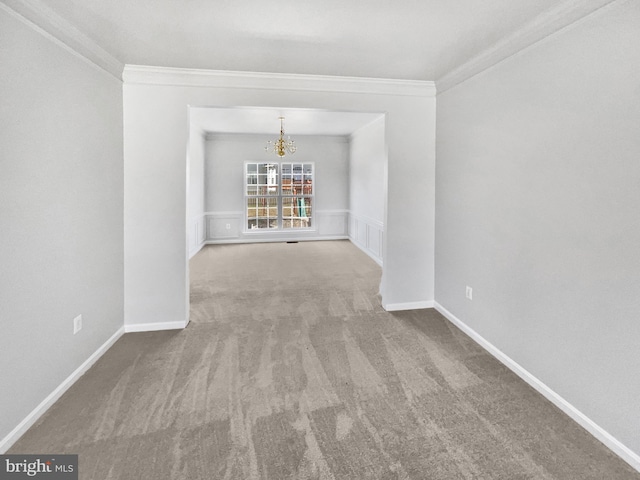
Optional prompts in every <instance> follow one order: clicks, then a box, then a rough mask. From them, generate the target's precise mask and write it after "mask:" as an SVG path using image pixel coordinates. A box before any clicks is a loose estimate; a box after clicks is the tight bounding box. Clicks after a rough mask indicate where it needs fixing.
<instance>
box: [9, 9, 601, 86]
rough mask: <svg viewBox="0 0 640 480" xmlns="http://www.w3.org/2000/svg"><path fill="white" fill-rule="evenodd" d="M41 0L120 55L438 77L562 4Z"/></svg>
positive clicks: (224, 65)
mask: <svg viewBox="0 0 640 480" xmlns="http://www.w3.org/2000/svg"><path fill="white" fill-rule="evenodd" d="M40 1H41V2H42V3H43V4H45V5H46V6H47V7H49V8H50V9H52V10H53V11H54V12H55V13H57V14H58V15H59V16H61V17H62V18H63V19H65V20H67V21H68V22H70V23H71V24H72V25H73V26H74V27H76V28H77V29H78V30H79V31H80V32H82V33H84V34H85V35H86V36H88V37H89V38H90V39H92V40H93V41H94V42H95V43H97V44H98V45H99V46H100V47H102V48H103V49H104V50H106V51H107V52H108V53H110V54H111V55H112V56H114V57H115V58H116V59H118V60H119V61H120V62H122V63H127V64H134V65H153V66H160V67H183V68H202V69H213V70H237V71H251V72H273V73H298V74H317V75H338V76H356V77H371V78H393V79H408V80H438V79H439V78H441V77H442V76H443V75H445V74H446V73H447V72H449V71H451V70H452V69H454V68H455V67H457V66H459V65H461V64H463V63H465V62H467V61H468V60H470V59H471V58H472V57H474V56H476V55H478V54H479V53H481V52H482V51H484V50H486V49H487V48H488V47H490V46H491V45H493V44H495V43H496V42H498V41H499V40H500V39H502V38H503V37H505V36H507V35H510V34H512V33H513V32H515V31H516V30H518V29H519V28H521V27H522V26H523V25H525V24H527V23H528V22H531V21H532V20H535V18H536V17H537V16H539V15H540V14H541V13H542V12H544V11H546V10H548V9H550V8H552V7H557V6H558V4H561V3H562V1H559V0H394V1H390V0H367V1H363V0H359V1H357V0H271V1H268V2H267V1H265V0H242V1H240V0H187V1H179V0H133V1H132V0H108V1H105V0H40ZM585 1H586V2H587V3H588V2H593V1H594V0H585ZM596 1H598V0H596ZM37 2H38V0H29V3H31V4H34V3H37ZM11 3H17V1H16V0H13V1H11Z"/></svg>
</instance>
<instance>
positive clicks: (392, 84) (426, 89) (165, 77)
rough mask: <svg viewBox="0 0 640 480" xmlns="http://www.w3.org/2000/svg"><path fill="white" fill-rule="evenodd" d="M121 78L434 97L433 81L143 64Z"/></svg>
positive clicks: (130, 67) (134, 81)
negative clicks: (200, 68) (201, 68)
mask: <svg viewBox="0 0 640 480" xmlns="http://www.w3.org/2000/svg"><path fill="white" fill-rule="evenodd" d="M122 78H123V80H124V83H125V84H127V85H163V86H180V87H215V88H255V89H266V90H301V91H315V92H340V93H361V94H374V95H404V96H415V97H433V96H435V94H436V88H435V84H434V82H428V81H421V80H395V79H386V78H365V77H335V76H329V75H298V74H292V73H263V72H236V71H227V70H199V69H189V68H171V67H152V66H144V65H125V67H124V72H123V74H122Z"/></svg>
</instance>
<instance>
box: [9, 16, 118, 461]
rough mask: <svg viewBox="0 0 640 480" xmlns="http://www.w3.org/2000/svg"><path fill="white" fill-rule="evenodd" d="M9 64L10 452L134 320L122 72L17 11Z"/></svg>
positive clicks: (11, 22) (11, 19) (11, 20)
mask: <svg viewBox="0 0 640 480" xmlns="http://www.w3.org/2000/svg"><path fill="white" fill-rule="evenodd" d="M0 65H2V67H1V70H2V73H1V74H0V125H2V128H0V149H1V150H0V152H1V153H0V242H1V248H0V271H1V273H0V296H1V300H0V319H1V324H2V333H1V334H0V365H2V368H0V391H2V394H1V395H0V452H2V451H3V450H4V449H6V448H7V447H8V446H9V445H10V444H11V443H12V441H15V440H16V439H17V436H16V435H18V434H19V433H20V432H16V431H15V430H14V429H15V428H16V427H18V425H19V424H20V422H22V421H23V420H25V419H27V417H29V415H30V413H31V412H32V411H34V409H36V407H37V406H38V405H39V404H40V403H41V402H42V401H44V400H45V399H46V398H47V397H48V396H49V395H50V394H51V393H52V392H53V391H54V390H55V389H56V388H57V387H58V386H59V385H61V384H62V383H63V381H65V379H67V378H68V377H69V376H70V375H71V374H72V373H73V372H74V371H75V370H76V369H77V368H78V367H80V366H81V365H82V364H83V363H84V362H85V361H86V360H87V359H88V358H89V357H90V355H92V354H93V353H94V352H96V351H97V350H98V349H99V347H101V346H102V345H103V344H105V342H107V341H108V340H109V339H110V338H112V336H113V335H114V334H115V333H117V332H118V331H119V329H121V327H122V324H123V159H122V84H121V82H120V81H119V80H118V79H116V78H115V77H113V76H111V75H109V74H107V73H106V72H104V71H103V70H100V69H98V68H97V67H95V66H93V65H91V64H89V63H88V62H87V61H85V60H83V59H81V58H79V57H78V56H77V55H74V54H72V53H70V52H69V50H68V49H66V48H63V47H62V46H60V45H59V44H58V43H56V42H54V41H52V40H50V39H49V38H47V37H45V36H43V35H42V34H40V33H37V32H36V30H34V29H33V28H32V27H30V26H28V25H27V23H25V22H23V21H21V20H19V19H18V17H16V16H14V15H13V14H12V13H10V11H9V10H7V9H5V8H0ZM79 314H82V317H83V328H82V330H81V331H80V332H79V333H78V334H77V335H73V318H74V317H76V316H77V315H79ZM30 418H32V419H33V417H30ZM12 431H13V433H12ZM3 439H4V440H3Z"/></svg>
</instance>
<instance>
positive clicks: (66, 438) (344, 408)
mask: <svg viewBox="0 0 640 480" xmlns="http://www.w3.org/2000/svg"><path fill="white" fill-rule="evenodd" d="M190 267H191V302H192V311H191V324H190V325H189V326H188V327H187V328H186V329H185V330H182V331H165V332H152V333H133V334H126V335H124V336H123V337H122V338H121V339H120V340H119V341H118V342H117V343H116V344H115V345H114V346H113V348H111V349H110V350H109V351H108V352H107V353H106V354H105V355H104V356H103V357H102V358H101V359H100V360H99V361H98V362H97V363H96V364H95V366H94V367H93V368H92V369H91V370H90V371H89V372H88V373H87V374H86V375H84V376H83V377H82V378H81V379H80V380H79V381H78V382H77V383H76V384H75V385H74V386H73V387H72V388H71V389H70V390H69V391H68V392H67V393H66V394H65V395H64V396H63V397H62V398H61V399H60V400H59V401H58V402H57V403H56V404H55V405H54V406H53V407H52V408H51V409H50V410H49V411H48V412H47V413H46V414H45V415H44V416H43V417H42V419H41V420H40V421H39V422H38V423H37V424H36V425H35V426H34V427H33V428H31V429H30V430H29V431H28V432H27V433H26V434H25V435H24V436H23V438H22V439H21V440H19V441H18V442H17V443H16V444H15V445H14V447H13V448H12V450H11V452H12V453H47V452H51V453H77V454H79V455H80V457H79V458H80V472H81V475H80V478H82V479H136V480H137V479H150V480H158V479H185V480H187V479H189V480H201V479H202V480H204V479H271V480H282V479H433V480H436V479H446V480H449V479H507V480H518V479H521V480H524V479H559V480H567V479H576V480H586V479H599V480H601V479H606V480H613V479H629V480H631V479H634V480H638V479H640V474H639V473H637V472H635V471H634V470H632V469H631V468H630V467H629V466H628V465H627V464H626V463H624V462H623V461H622V460H620V459H619V458H617V457H616V456H615V455H613V454H612V453H611V452H610V451H609V450H607V448H605V447H604V446H603V445H602V444H600V443H599V442H598V441H597V440H595V439H594V438H593V437H592V436H590V435H589V434H588V433H586V432H585V431H584V430H583V429H582V428H581V427H579V426H578V425H577V424H575V423H574V422H573V421H572V420H570V419H569V418H568V417H567V416H565V415H564V414H563V413H562V412H560V411H559V410H558V409H557V408H555V407H554V406H553V405H551V404H550V403H549V402H548V401H546V400H545V399H544V398H543V397H541V396H540V395H539V394H537V393H536V392H535V391H534V390H532V389H531V388H530V387H529V386H528V385H526V384H525V383H524V382H523V381H521V380H520V379H519V378H517V377H516V376H515V375H514V374H513V373H511V372H510V371H509V370H507V369H506V368H505V367H504V366H502V365H501V364H500V363H499V362H497V361H496V360H495V359H494V358H493V357H491V356H490V355H489V354H488V353H486V352H485V351H484V350H482V349H481V348H480V347H478V346H477V345H476V344H475V343H474V342H473V341H471V340H470V339H469V338H468V337H467V336H465V335H464V334H463V333H461V332H460V331H459V330H458V329H456V328H455V327H454V326H452V325H451V324H450V323H449V322H447V321H446V320H445V319H444V318H443V317H442V316H441V315H440V314H439V313H437V312H436V311H434V310H416V311H408V312H398V313H387V312H385V311H384V310H383V309H382V308H381V307H380V300H379V297H378V295H377V289H378V284H379V281H380V275H381V270H380V268H379V267H378V266H377V265H376V264H375V263H374V262H373V261H372V260H370V259H369V258H368V257H367V256H366V255H364V254H363V253H362V252H360V251H359V250H358V249H356V248H355V247H354V246H353V245H352V244H350V243H349V242H346V241H340V242H301V243H294V244H287V243H274V244H252V245H224V246H222V245H221V246H208V247H205V248H204V249H203V250H202V251H201V252H200V253H198V254H197V255H196V256H195V257H194V258H193V259H192V261H191V263H190Z"/></svg>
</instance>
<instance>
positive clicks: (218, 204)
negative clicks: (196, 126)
mask: <svg viewBox="0 0 640 480" xmlns="http://www.w3.org/2000/svg"><path fill="white" fill-rule="evenodd" d="M267 140H273V138H272V136H260V135H221V134H215V135H211V134H210V135H209V136H208V141H207V142H206V174H205V191H206V211H207V215H206V217H207V236H206V238H207V240H208V241H209V242H217V241H219V242H229V241H263V240H264V241H267V240H274V239H278V240H282V239H287V240H303V239H321V238H338V237H340V238H346V233H347V230H346V228H347V209H348V196H349V180H348V176H349V158H348V157H349V143H348V139H347V137H327V136H295V138H294V140H295V142H296V145H297V147H298V151H297V152H296V153H295V154H294V155H291V156H287V157H285V158H284V159H282V161H287V162H310V163H314V164H315V199H314V212H313V215H314V220H313V224H312V227H313V228H312V231H300V232H266V233H265V232H260V231H257V232H256V231H251V232H246V231H245V222H244V195H243V185H244V176H243V172H244V163H245V162H265V161H280V160H278V159H277V157H275V156H274V155H273V154H272V155H270V156H268V155H266V154H265V152H264V146H265V145H266V142H267ZM274 159H275V160H274ZM227 225H229V226H230V228H229V229H227V228H226V226H227Z"/></svg>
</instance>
